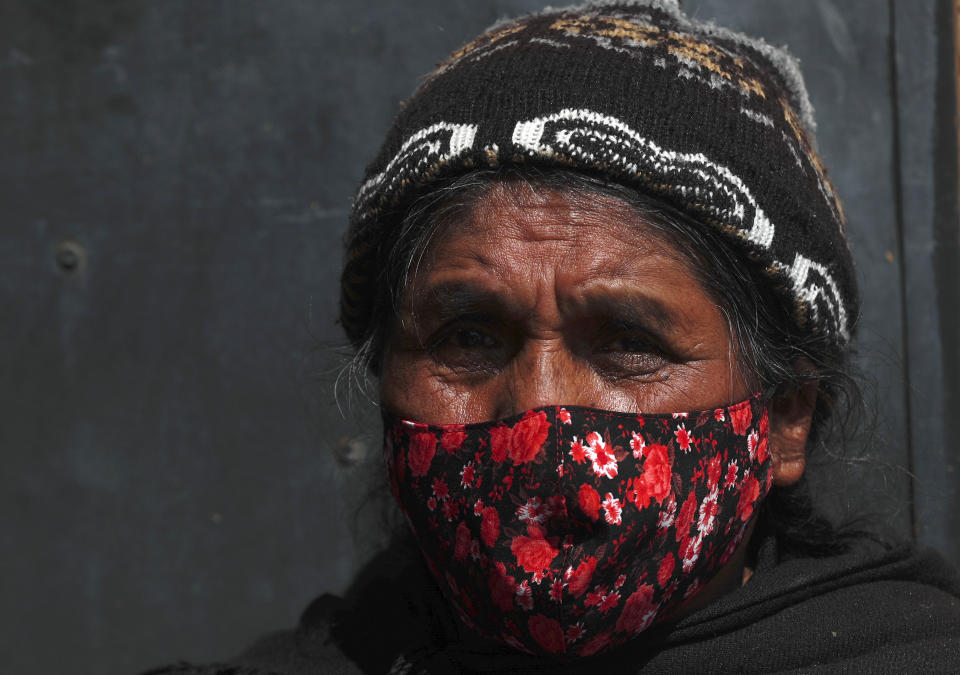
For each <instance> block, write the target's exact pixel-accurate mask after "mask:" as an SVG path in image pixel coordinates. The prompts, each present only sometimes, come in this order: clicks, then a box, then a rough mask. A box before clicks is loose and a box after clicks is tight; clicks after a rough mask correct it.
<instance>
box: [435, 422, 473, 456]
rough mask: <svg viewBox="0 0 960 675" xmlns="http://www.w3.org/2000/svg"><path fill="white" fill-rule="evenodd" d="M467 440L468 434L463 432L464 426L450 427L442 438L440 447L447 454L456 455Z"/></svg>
mask: <svg viewBox="0 0 960 675" xmlns="http://www.w3.org/2000/svg"><path fill="white" fill-rule="evenodd" d="M465 440H467V434H466V433H465V432H464V431H463V426H456V427H450V428H449V429H448V430H447V431H444V432H443V436H441V437H440V447H441V448H443V449H444V451H445V452H449V453H450V454H454V453H456V452H457V450H459V449H460V448H461V446H463V442H464V441H465Z"/></svg>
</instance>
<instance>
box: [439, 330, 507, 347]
mask: <svg viewBox="0 0 960 675" xmlns="http://www.w3.org/2000/svg"><path fill="white" fill-rule="evenodd" d="M448 339H449V340H450V341H451V342H453V343H454V344H455V345H456V346H457V347H460V348H461V349H493V348H495V347H497V346H498V343H497V341H496V339H494V338H493V337H491V336H490V335H487V334H486V333H484V332H482V331H479V330H477V329H475V328H460V329H458V330H455V331H454V332H453V334H452V335H450V337H449V338H448Z"/></svg>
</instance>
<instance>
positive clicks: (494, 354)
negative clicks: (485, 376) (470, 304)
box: [429, 321, 506, 372]
mask: <svg viewBox="0 0 960 675" xmlns="http://www.w3.org/2000/svg"><path fill="white" fill-rule="evenodd" d="M429 351H430V355H431V357H432V358H433V360H434V361H436V362H437V363H438V364H440V365H442V366H444V367H446V368H450V369H451V370H454V371H467V372H488V371H492V370H496V369H497V368H499V367H501V366H502V365H503V362H504V360H505V358H506V349H505V345H504V340H502V339H501V338H500V337H499V336H498V335H497V332H496V329H495V328H494V327H492V326H489V325H486V326H481V325H478V323H477V322H475V321H471V322H468V323H464V322H462V321H457V322H455V323H453V325H448V326H446V327H444V328H442V329H440V330H439V331H438V332H437V334H436V336H435V337H434V338H433V339H431V341H430V345H429Z"/></svg>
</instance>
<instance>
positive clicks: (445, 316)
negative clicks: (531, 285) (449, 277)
mask: <svg viewBox="0 0 960 675" xmlns="http://www.w3.org/2000/svg"><path fill="white" fill-rule="evenodd" d="M410 307H411V310H412V312H413V314H414V315H415V316H417V315H420V316H421V317H422V315H424V314H426V313H427V312H429V313H430V318H432V319H436V320H439V321H441V322H443V321H446V320H449V319H452V318H454V317H457V316H462V315H465V314H486V313H498V314H503V313H505V314H507V315H510V316H520V315H522V314H523V309H522V308H521V307H520V305H519V304H518V303H516V302H511V301H510V299H509V298H508V297H507V296H505V295H504V294H502V293H498V292H496V291H493V290H490V289H488V288H484V287H483V286H478V285H477V284H473V283H470V282H465V281H447V282H441V283H438V284H432V285H428V286H426V287H425V288H422V289H415V294H414V297H413V299H412V302H411V305H410Z"/></svg>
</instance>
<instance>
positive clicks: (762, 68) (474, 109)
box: [341, 0, 859, 350]
mask: <svg viewBox="0 0 960 675" xmlns="http://www.w3.org/2000/svg"><path fill="white" fill-rule="evenodd" d="M813 132H814V120H813V110H812V108H811V106H810V102H809V100H808V97H807V93H806V89H805V87H804V84H803V80H802V77H801V75H800V71H799V69H798V67H797V63H796V61H795V60H794V59H793V57H791V56H790V55H789V54H788V53H787V52H786V51H785V50H783V49H778V48H774V47H772V46H770V45H768V44H766V43H765V42H763V41H762V40H759V39H753V38H749V37H746V36H744V35H741V34H739V33H735V32H732V31H729V30H726V29H724V28H720V27H718V26H716V25H713V24H712V23H701V22H697V21H694V20H691V19H690V18H688V17H687V16H685V15H684V14H683V13H682V12H681V10H680V8H679V6H678V4H677V2H676V0H633V1H630V0H619V1H617V0H615V1H599V2H593V3H590V4H587V5H583V6H578V7H574V8H567V9H552V8H547V9H546V10H544V11H543V12H541V13H537V14H533V15H529V16H526V17H523V18H520V19H516V20H512V21H506V22H500V23H498V24H495V25H494V26H493V27H491V28H490V29H489V30H488V31H487V32H485V33H484V34H482V35H481V36H480V37H478V38H477V39H476V40H474V41H472V42H470V43H469V44H467V45H465V46H464V47H462V48H460V49H458V50H457V51H456V52H454V53H453V54H452V55H451V56H450V57H449V58H448V59H447V60H446V61H444V62H443V63H442V64H441V65H440V66H439V67H438V68H437V69H436V70H435V71H433V72H432V73H431V74H429V75H428V76H427V77H426V78H425V79H424V81H423V83H422V84H421V86H420V87H419V88H418V89H417V91H416V92H415V93H414V94H413V96H412V97H411V98H410V99H409V100H407V101H406V103H405V104H404V105H403V107H402V109H401V111H400V113H399V114H398V116H397V118H396V119H395V121H394V123H393V126H392V127H391V129H390V131H389V133H388V135H387V138H386V141H385V143H384V144H383V146H382V148H381V150H380V152H379V155H378V156H377V158H376V160H375V161H374V162H373V163H372V164H371V165H370V166H369V168H368V169H367V172H366V178H365V180H364V182H363V184H362V185H361V186H360V188H359V190H358V192H357V194H356V198H355V201H354V205H353V211H352V215H351V221H350V227H349V231H348V232H347V237H346V246H347V254H346V262H345V266H344V270H343V274H342V277H341V322H342V324H343V327H344V329H345V330H346V333H347V336H348V337H349V338H350V340H351V342H352V343H353V344H354V345H355V346H359V345H360V344H362V342H363V340H364V338H365V337H366V336H367V335H368V334H369V332H370V328H371V326H370V322H371V320H372V319H371V313H372V310H373V306H374V299H375V298H376V295H377V287H378V284H380V283H384V280H383V279H382V270H383V269H384V268H385V261H386V259H387V256H388V255H389V252H390V250H391V248H392V246H393V243H394V241H395V237H396V234H397V232H398V231H399V229H400V228H399V225H400V222H401V219H402V217H403V214H404V213H405V211H406V210H407V208H408V207H409V206H410V204H411V203H412V201H413V200H414V199H415V198H416V197H418V196H420V195H422V194H424V193H425V192H428V191H429V190H430V189H431V185H435V184H436V183H437V181H440V180H443V179H448V178H451V177H455V176H457V175H458V174H463V173H466V172H468V171H471V170H474V169H479V168H492V167H499V166H504V165H527V166H531V165H532V166H537V167H564V168H567V169H570V168H573V169H574V170H576V169H582V170H584V171H585V172H590V173H592V174H594V175H600V176H602V177H603V178H605V179H607V180H610V181H613V182H619V183H622V184H625V185H628V186H631V187H633V188H635V189H637V190H639V191H641V192H643V193H646V194H649V195H651V196H653V197H655V198H658V199H660V200H662V201H664V202H666V203H668V204H670V205H672V206H673V207H675V208H677V209H679V210H680V211H682V212H684V213H686V214H688V215H689V216H691V217H692V218H693V219H695V220H696V221H698V222H700V223H702V224H704V225H705V226H707V227H713V228H716V229H717V230H719V231H720V232H721V233H723V235H725V236H726V237H727V238H728V239H729V241H730V242H731V243H732V245H733V246H734V247H735V248H736V249H737V250H739V251H741V252H742V253H743V254H745V256H746V258H747V259H748V260H750V261H751V262H752V263H753V264H755V265H757V266H759V268H760V269H761V270H762V272H763V273H764V275H765V276H766V278H768V279H769V280H770V283H771V284H772V286H773V287H774V288H775V290H776V291H777V293H778V294H779V297H781V298H782V299H783V300H784V302H785V303H787V306H788V307H789V308H790V309H791V310H792V316H793V318H794V321H795V323H796V325H797V326H798V327H799V328H800V329H801V330H802V331H804V332H806V333H808V334H815V335H819V336H820V337H822V338H825V339H826V341H827V343H828V344H829V345H831V346H832V347H834V348H836V349H837V350H839V349H841V348H842V347H843V346H844V345H845V344H846V343H847V342H848V341H849V339H850V335H851V331H852V325H853V323H854V322H855V319H856V317H857V314H858V303H859V300H858V295H857V288H856V279H855V274H854V267H853V260H852V258H851V256H850V251H849V248H848V245H847V241H846V236H845V232H844V217H843V213H842V210H841V207H840V203H839V200H838V199H837V196H836V195H835V194H834V191H833V187H832V186H831V184H830V181H829V180H828V179H827V176H826V171H825V169H824V167H823V165H822V164H821V162H820V159H819V157H818V156H817V153H816V150H815V148H814V141H813Z"/></svg>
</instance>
